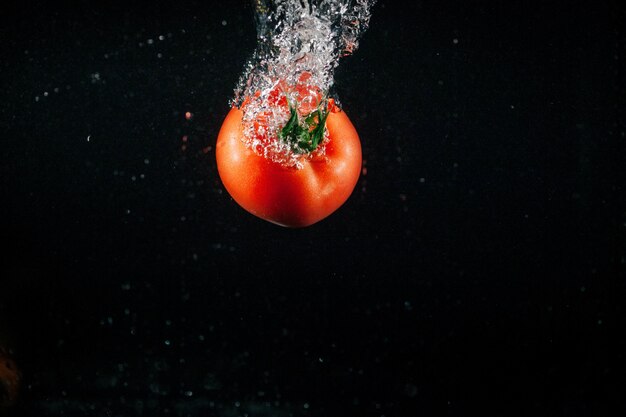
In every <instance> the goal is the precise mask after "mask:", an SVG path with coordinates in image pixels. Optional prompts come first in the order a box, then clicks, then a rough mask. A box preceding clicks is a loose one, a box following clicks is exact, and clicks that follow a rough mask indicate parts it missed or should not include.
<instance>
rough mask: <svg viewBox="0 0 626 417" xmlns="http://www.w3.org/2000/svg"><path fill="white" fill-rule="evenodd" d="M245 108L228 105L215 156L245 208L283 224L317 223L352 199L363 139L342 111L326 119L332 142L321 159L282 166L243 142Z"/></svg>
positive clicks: (222, 174) (225, 181)
mask: <svg viewBox="0 0 626 417" xmlns="http://www.w3.org/2000/svg"><path fill="white" fill-rule="evenodd" d="M242 116H243V112H242V111H241V110H239V109H237V108H235V107H234V108H232V109H231V110H230V112H229V113H228V115H227V116H226V119H225V120H224V123H223V124H222V128H221V129H220V132H219V135H218V138H217V145H216V147H215V154H216V159H217V168H218V172H219V175H220V178H221V179H222V182H223V184H224V186H225V187H226V190H227V191H228V192H229V193H230V195H231V196H232V197H233V199H234V200H235V201H236V202H237V203H238V204H239V205H240V206H242V207H243V208H244V209H246V210H247V211H249V212H250V213H252V214H254V215H255V216H257V217H260V218H262V219H265V220H267V221H270V222H272V223H275V224H278V225H281V226H286V227H304V226H309V225H311V224H313V223H316V222H318V221H320V220H322V219H323V218H325V217H327V216H328V215H330V214H331V213H333V212H334V211H335V210H337V209H338V208H339V207H340V206H341V205H342V204H343V203H344V202H345V201H346V200H347V199H348V197H350V194H351V193H352V190H353V189H354V187H355V185H356V183H357V181H358V179H359V175H360V173H361V142H360V141H359V136H358V134H357V132H356V129H355V128H354V126H353V125H352V123H351V122H350V119H348V116H346V114H345V112H344V111H336V112H331V113H330V114H329V115H328V118H327V120H326V127H327V128H328V133H329V136H330V140H329V141H328V143H327V144H326V150H325V157H323V158H318V159H312V160H305V161H304V167H303V168H301V169H296V168H289V167H284V166H282V165H280V164H278V163H275V162H272V161H270V160H268V159H266V158H264V157H262V156H259V155H257V154H255V153H254V152H253V151H252V150H251V149H249V148H248V147H246V145H245V144H244V143H243V140H242V136H243V127H242Z"/></svg>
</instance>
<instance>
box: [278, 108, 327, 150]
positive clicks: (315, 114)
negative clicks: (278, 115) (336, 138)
mask: <svg viewBox="0 0 626 417" xmlns="http://www.w3.org/2000/svg"><path fill="white" fill-rule="evenodd" d="M296 108H297V106H291V105H290V106H289V112H290V115H289V120H288V121H287V123H286V124H285V126H284V127H283V128H282V129H281V130H280V131H279V132H278V137H279V139H282V140H284V141H286V142H288V143H289V144H291V146H292V148H293V150H294V152H296V153H299V154H302V153H310V152H313V151H314V150H315V149H317V147H318V146H319V144H320V143H321V142H322V140H323V139H324V129H325V127H326V118H327V117H328V113H329V111H324V110H322V108H321V107H319V108H317V109H316V110H314V111H312V112H311V113H309V114H308V115H306V116H305V118H304V126H302V125H301V124H300V121H299V119H298V111H297V109H296Z"/></svg>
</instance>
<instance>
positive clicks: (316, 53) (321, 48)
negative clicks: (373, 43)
mask: <svg viewBox="0 0 626 417" xmlns="http://www.w3.org/2000/svg"><path fill="white" fill-rule="evenodd" d="M375 1H376V0H308V1H305V0H299V1H298V0H296V1H294V0H253V3H254V8H255V24H256V30H257V48H256V50H255V51H254V53H253V55H252V58H251V59H250V60H249V61H248V63H247V65H246V67H245V69H244V72H243V74H242V76H241V78H240V80H239V82H238V84H237V86H236V88H235V92H234V97H233V99H232V100H231V105H232V106H236V107H238V108H240V109H241V110H242V111H243V126H244V142H245V144H246V145H247V146H248V147H249V148H251V149H252V150H253V151H254V152H255V153H257V154H259V155H262V156H264V157H266V158H268V159H271V160H273V161H275V162H278V163H281V164H284V165H286V166H293V167H301V166H302V163H301V161H302V159H303V158H314V157H320V156H323V153H324V147H325V143H326V142H327V140H328V132H327V131H326V129H325V128H324V127H323V126H322V128H323V129H324V130H323V132H322V131H320V132H319V133H320V135H321V134H322V133H323V136H322V138H321V140H320V141H319V146H318V144H317V142H315V143H313V144H312V146H311V143H308V144H307V143H302V142H301V143H300V144H299V145H298V143H297V138H296V140H295V141H294V140H285V135H286V134H285V131H284V127H285V126H286V125H287V123H288V122H290V123H292V125H293V124H298V125H299V127H298V126H295V128H294V129H291V131H290V132H292V134H293V135H297V132H303V131H304V132H309V131H313V130H314V129H315V127H316V123H317V124H321V123H323V122H324V119H325V114H327V112H328V111H333V110H334V109H335V107H334V106H335V104H336V103H338V101H337V97H336V94H334V92H333V91H332V88H333V84H334V79H333V76H334V71H335V69H336V67H337V65H338V64H339V60H340V59H341V58H342V57H344V56H346V55H350V54H352V53H353V52H354V51H356V49H357V48H358V45H359V37H360V36H361V35H362V33H363V32H364V31H365V30H366V29H367V27H368V24H369V21H370V16H371V8H372V6H373V5H374V3H375ZM292 110H293V111H292ZM292 127H294V126H292ZM293 132H296V133H293ZM281 134H282V135H281ZM312 136H314V135H312ZM294 137H295V136H294ZM317 138H319V136H318V137H317ZM310 148H313V149H314V151H312V152H311V151H310ZM303 149H306V150H307V152H304V151H303Z"/></svg>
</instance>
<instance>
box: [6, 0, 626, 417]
mask: <svg viewBox="0 0 626 417" xmlns="http://www.w3.org/2000/svg"><path fill="white" fill-rule="evenodd" d="M91 3H92V2H86V1H83V2H81V1H78V2H74V3H73V4H72V5H71V6H70V5H68V6H60V5H51V4H48V3H41V4H36V3H19V4H17V3H16V4H13V5H12V6H8V7H6V6H3V7H5V10H4V11H3V13H2V15H1V16H2V21H3V24H2V25H1V26H0V48H1V49H0V52H1V55H0V56H1V61H0V80H1V83H2V84H1V85H2V100H0V126H1V127H2V136H1V137H2V152H1V153H0V155H1V160H0V169H1V172H0V178H1V182H0V193H1V194H0V199H1V201H2V204H1V205H0V219H1V223H0V228H1V229H0V236H1V237H2V243H3V246H4V247H5V249H3V250H2V256H1V257H0V259H1V262H2V264H1V270H0V271H1V278H0V344H2V345H3V346H4V348H5V349H9V350H10V351H11V354H10V356H11V357H12V358H13V359H14V360H15V362H16V364H17V366H18V368H19V369H20V371H21V374H22V384H21V392H20V395H19V397H18V399H17V401H16V402H15V404H14V405H13V407H11V409H10V410H8V409H5V411H6V412H8V413H9V415H15V416H107V417H108V416H154V415H173V416H246V415H247V416H289V415H293V416H383V415H384V416H387V417H389V416H407V417H408V416H417V415H427V416H443V415H447V416H472V415H480V416H500V415H528V416H555V415H560V416H588V415H598V414H602V415H623V414H624V413H625V412H626V400H625V399H624V395H623V394H624V389H625V388H626V366H625V362H624V361H625V359H626V358H625V357H624V352H626V336H625V335H624V329H625V326H626V311H625V308H624V299H625V298H624V296H625V295H626V294H625V291H624V290H625V289H626V288H625V287H626V282H625V279H626V275H625V273H624V264H625V262H626V261H625V256H626V239H625V238H626V236H625V226H624V225H625V221H626V216H625V213H626V211H625V210H626V201H625V200H626V199H625V190H624V184H623V174H622V166H623V164H624V155H625V153H624V152H625V151H626V149H625V147H624V136H625V133H624V132H625V130H624V129H625V128H624V119H623V117H622V116H623V114H624V83H623V78H622V77H623V61H624V59H626V55H624V40H625V37H624V28H623V22H624V19H625V17H626V16H625V14H626V13H624V7H623V6H613V5H609V4H607V3H605V4H603V5H602V4H596V3H591V2H589V4H587V5H582V4H580V3H577V4H576V5H573V4H570V5H568V6H566V7H564V6H562V5H557V4H545V3H548V2H537V3H538V4H529V3H526V2H498V1H488V2H464V3H461V2H415V3H414V4H413V5H403V6H400V5H399V4H398V3H394V2H391V1H382V0H381V1H380V2H379V3H378V4H377V6H376V7H375V8H374V10H373V16H372V20H371V22H370V23H371V26H370V29H369V30H368V32H367V33H366V34H365V36H364V38H363V39H362V42H361V46H360V49H359V50H358V51H357V53H356V54H355V55H354V56H352V57H349V58H346V59H345V60H344V61H343V62H342V64H341V66H340V67H339V70H338V72H337V77H336V84H337V91H338V93H339V95H340V98H341V100H342V103H343V105H344V108H345V110H346V112H347V113H348V114H349V115H350V117H351V118H352V120H353V122H354V124H355V125H356V127H357V129H358V131H359V133H360V135H361V140H362V144H363V155H364V158H365V160H366V162H365V163H366V165H365V166H366V168H367V173H366V175H363V176H362V177H361V179H360V181H359V184H358V185H357V188H356V190H355V192H354V194H353V195H352V197H351V198H350V199H349V201H348V202H347V203H346V204H345V205H344V206H343V207H342V208H341V209H340V210H339V211H338V212H336V213H335V214H334V215H332V216H331V217H329V218H328V219H326V220H324V221H323V222H321V223H319V224H317V225H314V226H312V227H310V228H306V229H301V230H289V229H283V228H279V227H277V226H274V225H271V224H269V223H265V222H263V221H261V220H258V219H256V218H255V217H253V216H251V215H249V214H247V213H246V212H244V211H243V210H242V209H240V208H239V207H238V206H237V205H236V204H235V203H234V202H233V201H232V200H231V199H230V197H229V196H228V195H227V193H226V192H225V191H224V189H223V188H222V186H221V183H220V181H219V178H218V175H217V170H216V165H215V160H214V145H215V140H216V136H217V132H218V129H219V127H220V124H221V121H222V119H223V117H224V116H225V114H226V112H227V111H228V99H229V98H230V97H231V95H232V89H233V88H234V86H235V83H236V81H237V79H238V77H239V75H240V73H241V70H242V68H243V65H244V63H245V60H246V59H247V58H248V57H249V55H250V54H251V52H252V50H253V49H254V39H255V33H254V27H253V19H252V7H251V6H250V5H249V4H248V2H245V1H233V2H223V3H224V4H222V5H217V4H214V3H211V4H207V3H205V2H193V3H186V4H184V5H181V4H174V2H172V3H171V4H165V3H149V4H141V5H139V4H137V5H129V4H122V3H117V4H109V5H108V6H102V5H97V4H91ZM160 37H162V39H160ZM186 112H190V113H192V117H191V119H190V120H187V119H186V117H185V113H186ZM184 138H186V139H184ZM1 387H2V385H0V388H1ZM0 404H2V402H0ZM0 414H2V411H0Z"/></svg>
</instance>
